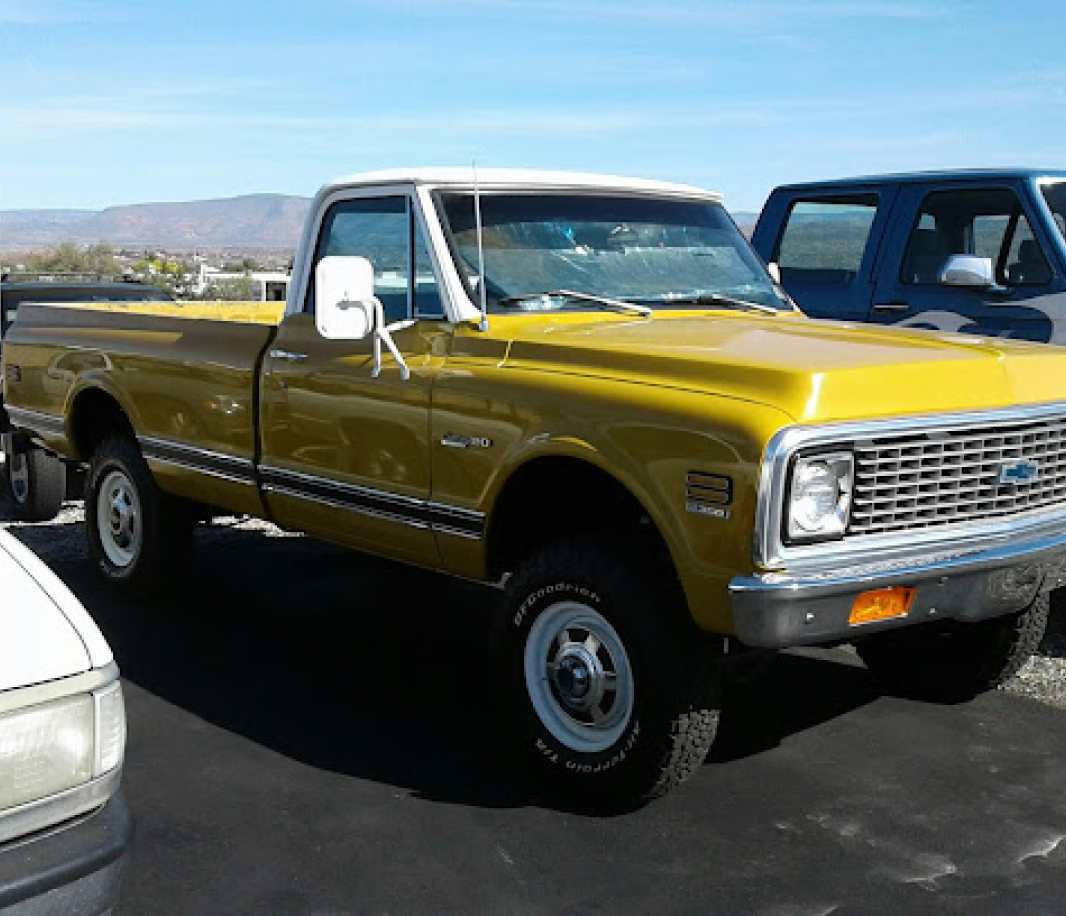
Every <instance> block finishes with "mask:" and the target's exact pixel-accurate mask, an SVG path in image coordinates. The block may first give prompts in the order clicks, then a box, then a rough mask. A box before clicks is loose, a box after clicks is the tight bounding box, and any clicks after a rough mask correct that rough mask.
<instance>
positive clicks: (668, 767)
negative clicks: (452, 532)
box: [498, 535, 721, 810]
mask: <svg viewBox="0 0 1066 916" xmlns="http://www.w3.org/2000/svg"><path fill="white" fill-rule="evenodd" d="M505 604H506V611H505V613H504V614H503V615H502V617H501V622H500V630H499V634H498V638H499V639H500V642H501V644H500V651H501V652H503V653H504V658H505V659H506V663H507V664H508V666H509V668H510V671H511V681H510V684H511V691H512V692H511V694H510V699H511V701H512V702H513V704H514V705H513V706H510V707H509V708H508V709H507V710H506V712H505V715H506V717H507V720H508V721H510V722H512V723H513V725H514V731H515V739H516V740H517V742H518V745H519V748H518V749H519V750H520V751H521V752H522V753H523V754H524V756H525V758H526V760H527V762H529V763H530V764H531V765H532V766H534V767H536V768H537V769H539V770H540V771H541V772H542V773H543V774H544V775H546V776H547V777H548V778H549V779H551V780H552V781H553V782H554V783H556V784H557V785H559V786H560V787H561V788H562V789H564V790H565V791H567V792H572V793H574V794H576V795H579V796H580V797H581V798H582V800H583V802H593V803H595V804H596V805H597V806H600V805H602V806H604V807H606V808H610V809H612V810H619V809H622V810H628V809H631V808H633V807H636V806H639V805H641V804H644V803H645V802H647V801H650V800H651V799H653V798H656V797H658V796H660V795H663V794H664V793H665V792H667V791H669V790H670V789H671V788H672V787H674V786H676V785H678V784H679V783H681V782H684V781H685V780H686V779H688V778H689V777H690V776H692V775H693V774H694V773H695V772H697V771H698V770H699V768H700V766H701V764H702V763H703V760H704V758H705V757H706V755H707V751H708V750H709V749H710V746H711V744H712V742H713V741H714V736H715V731H716V727H717V723H718V713H719V708H720V705H721V652H720V643H716V642H715V641H714V640H712V639H709V638H707V637H705V636H704V635H702V634H701V633H700V632H699V631H698V630H696V628H695V626H694V625H693V624H692V623H691V622H690V621H686V620H685V617H684V615H685V614H687V609H686V608H685V606H684V598H683V595H682V594H681V591H680V587H679V586H678V584H677V580H676V577H675V576H674V575H673V573H672V571H671V570H669V569H668V568H667V567H666V563H665V562H664V561H663V560H662V559H661V558H660V557H656V556H649V555H648V553H647V552H640V551H637V550H634V548H632V547H630V546H628V545H625V544H619V543H617V542H614V541H612V540H610V538H609V537H608V536H606V535H605V536H604V538H603V540H602V541H596V540H592V539H583V540H580V541H578V540H574V541H561V542H559V543H556V544H551V545H549V546H546V547H543V548H541V549H540V550H538V551H537V552H535V553H533V554H532V555H530V556H529V557H528V558H527V559H526V560H525V561H523V562H522V563H520V564H519V565H518V568H517V569H516V570H515V572H514V574H513V575H512V576H511V578H510V579H509V580H508V583H507V588H506V597H505Z"/></svg>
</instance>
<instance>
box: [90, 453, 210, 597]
mask: <svg viewBox="0 0 1066 916" xmlns="http://www.w3.org/2000/svg"><path fill="white" fill-rule="evenodd" d="M85 522H86V531H87V533H88V537H89V553H90V555H91V556H92V558H93V560H94V562H95V564H96V568H97V571H98V572H99V574H100V575H101V577H102V578H103V579H104V580H105V581H107V582H109V583H111V584H114V585H118V586H121V587H123V588H126V589H129V590H131V591H134V592H137V593H141V594H145V593H149V592H155V591H159V590H161V589H162V588H164V587H166V586H168V585H169V586H173V584H174V583H175V582H176V581H180V580H181V579H182V578H183V577H184V574H185V572H186V568H187V566H188V562H189V558H190V553H191V547H192V527H193V523H194V516H193V513H192V512H191V511H190V510H189V508H188V507H187V505H186V504H185V503H183V502H182V501H181V500H177V499H175V498H174V497H171V496H168V495H167V494H165V493H163V492H162V490H160V489H159V487H158V485H157V484H156V482H155V480H154V479H153V477H152V474H151V472H150V471H149V470H148V465H147V464H146V463H145V460H144V457H143V456H142V455H141V452H140V449H138V448H137V445H136V444H135V443H134V442H133V441H132V440H131V439H129V438H128V437H126V436H113V437H110V438H108V439H105V440H104V441H103V443H101V445H100V446H99V448H97V449H96V451H95V452H94V453H93V457H92V461H91V463H90V466H89V474H88V479H87V483H86V491H85Z"/></svg>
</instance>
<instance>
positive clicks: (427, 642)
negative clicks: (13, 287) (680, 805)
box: [0, 507, 879, 811]
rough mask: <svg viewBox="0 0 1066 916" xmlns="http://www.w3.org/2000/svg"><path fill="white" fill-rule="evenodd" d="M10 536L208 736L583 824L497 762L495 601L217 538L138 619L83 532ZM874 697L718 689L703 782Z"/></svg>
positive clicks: (818, 679)
mask: <svg viewBox="0 0 1066 916" xmlns="http://www.w3.org/2000/svg"><path fill="white" fill-rule="evenodd" d="M6 516H7V513H5V512H4V511H3V507H0V520H2V519H4V518H5V517H6ZM13 533H14V534H16V535H17V536H20V537H21V538H22V540H24V541H25V542H26V543H27V544H28V545H29V546H30V547H31V548H33V549H36V550H38V552H40V553H41V554H42V555H43V556H44V557H45V559H46V560H48V561H49V563H50V565H51V566H52V568H53V569H54V570H55V571H56V572H57V573H58V575H59V576H60V577H61V578H62V579H64V581H65V582H66V583H67V585H68V586H69V587H70V588H71V589H72V590H73V591H74V592H75V594H77V595H78V597H79V598H80V599H81V601H82V602H83V603H84V604H85V606H86V608H87V609H88V610H89V612H90V613H91V614H92V615H93V617H94V618H95V619H96V621H97V623H98V624H99V625H100V627H101V629H102V630H103V632H104V634H105V636H106V637H107V639H108V641H109V642H110V644H111V646H112V649H113V650H114V653H115V656H116V658H117V660H118V663H119V666H120V668H121V669H122V674H123V677H124V678H125V679H126V680H127V681H131V682H133V683H134V684H136V685H138V686H139V687H142V688H143V689H144V690H146V691H149V692H150V693H152V694H154V695H156V696H158V697H160V698H162V699H163V700H165V701H166V702H168V703H170V704H172V705H174V706H177V707H180V708H181V709H183V710H186V711H187V712H189V713H192V714H193V715H195V716H196V717H198V718H200V719H203V720H205V721H206V722H209V723H212V724H213V725H216V726H218V727H220V728H222V729H224V730H226V731H229V732H232V733H236V734H238V735H241V736H243V737H245V738H247V739H249V740H251V741H253V742H256V743H257V744H260V745H262V746H265V747H267V748H269V749H271V750H272V751H274V752H277V753H280V754H283V755H285V756H286V757H289V758H291V759H293V760H296V761H298V762H300V763H303V764H306V765H308V766H312V767H315V768H319V769H326V770H330V771H333V772H336V773H340V774H344V775H349V776H356V777H359V778H363V779H369V780H374V781H378V782H381V783H385V784H390V785H394V786H397V787H401V788H403V789H406V790H409V791H411V792H413V793H414V794H415V795H417V796H418V797H422V798H427V799H433V800H439V801H447V802H450V803H458V804H468V805H475V806H483V807H492V808H498V807H517V806H527V805H538V806H544V807H551V808H560V809H561V810H572V811H577V810H579V809H578V808H575V807H573V806H572V805H571V804H570V803H569V802H567V801H566V800H563V799H560V798H558V797H556V796H554V795H548V794H546V793H544V792H542V791H541V790H539V789H538V788H537V786H536V784H535V782H534V781H532V780H530V779H529V778H527V777H525V776H524V775H523V774H522V773H521V772H520V770H519V768H518V767H517V765H516V764H515V762H514V761H513V760H512V759H511V757H510V755H509V754H508V753H507V750H506V748H507V742H506V741H505V740H503V738H504V736H505V735H506V728H505V724H506V723H505V721H504V717H503V716H504V714H503V711H502V704H501V703H500V699H501V691H502V689H503V679H504V677H505V674H506V673H505V672H504V671H503V670H501V669H500V667H499V666H498V664H497V662H496V661H495V659H494V658H493V657H492V653H491V651H490V642H491V639H490V636H491V625H492V620H493V614H494V613H495V611H496V607H497V605H496V602H497V593H496V592H495V591H494V590H492V589H487V588H484V587H481V586H477V585H474V584H466V583H459V582H456V581H455V580H452V579H449V578H446V577H443V576H439V575H436V574H433V573H429V572H424V571H420V570H415V569H411V568H408V567H404V566H400V565H397V564H393V563H390V562H387V561H383V560H379V559H375V558H373V557H368V556H365V555H360V554H355V553H352V552H350V551H346V550H343V549H340V548H336V547H332V546H329V545H324V544H322V543H319V542H315V541H312V540H309V539H306V538H300V537H276V536H275V537H268V536H265V535H264V534H262V533H261V532H258V531H248V530H227V529H219V528H217V527H211V528H207V529H202V530H201V531H199V532H198V534H197V546H196V556H195V560H194V566H193V570H192V575H191V576H190V579H189V581H188V583H186V584H184V585H182V584H179V583H175V585H174V591H173V592H172V593H171V594H170V595H168V596H167V597H166V598H165V599H164V600H161V601H154V602H150V601H136V600H133V599H129V598H126V597H124V596H120V595H117V594H115V593H114V592H112V591H111V590H110V589H108V588H106V587H104V586H103V585H101V584H100V583H99V582H98V581H97V580H96V577H95V575H94V572H93V570H92V568H91V563H90V561H89V560H88V558H87V556H86V553H85V548H84V531H83V528H82V524H81V523H74V524H70V523H69V522H68V523H66V524H39V525H34V526H26V527H17V528H15V529H14V530H13ZM60 541H62V544H63V547H62V548H60V547H59V544H60ZM878 696H879V693H878V690H877V688H876V685H875V684H874V681H873V679H872V678H871V677H870V676H869V674H868V673H867V671H866V670H865V668H863V667H862V666H861V664H860V663H859V662H858V661H857V660H855V659H854V657H853V656H849V655H848V653H846V652H843V651H842V650H835V651H834V652H811V653H804V654H802V655H797V654H788V655H783V656H781V657H779V658H778V659H777V660H776V662H775V663H774V665H773V666H772V668H771V670H770V671H769V673H767V674H764V675H762V676H761V677H759V678H757V679H755V680H752V681H750V682H748V683H742V684H734V683H730V684H729V685H728V689H727V696H726V704H725V708H724V711H723V715H722V720H721V726H720V730H719V739H718V742H717V744H716V746H715V748H714V750H713V751H712V753H711V755H710V757H709V758H708V766H715V765H720V764H722V763H726V762H728V761H732V760H737V759H740V758H743V757H747V756H751V755H753V754H758V753H760V752H763V751H766V750H770V749H772V748H774V747H776V746H778V745H779V744H781V743H782V742H784V741H786V740H787V739H788V738H789V736H791V735H794V734H797V733H799V732H802V731H805V730H807V729H810V728H814V727H816V726H818V725H819V724H821V723H823V722H826V721H828V720H831V719H835V718H838V717H842V716H846V715H847V714H848V713H849V712H850V711H852V710H855V709H857V708H859V707H861V706H864V705H866V704H868V703H870V702H872V701H874V700H876V699H877V698H878Z"/></svg>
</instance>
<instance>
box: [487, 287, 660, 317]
mask: <svg viewBox="0 0 1066 916" xmlns="http://www.w3.org/2000/svg"><path fill="white" fill-rule="evenodd" d="M530 299H576V300H577V301H578V302H591V303H594V304H595V305H603V306H606V307H607V308H609V309H614V310H615V311H618V312H636V313H637V314H638V315H643V316H644V317H646V318H650V317H651V316H652V315H653V314H654V310H653V309H651V308H649V307H648V306H646V305H640V304H639V303H637V302H626V301H625V300H623V299H608V298H607V297H606V296H593V295H591V294H590V293H577V292H574V291H573V290H572V289H550V290H547V291H546V292H543V293H522V295H520V296H505V297H504V298H503V299H500V300H499V304H500V305H506V304H507V303H509V302H526V301H528V300H530Z"/></svg>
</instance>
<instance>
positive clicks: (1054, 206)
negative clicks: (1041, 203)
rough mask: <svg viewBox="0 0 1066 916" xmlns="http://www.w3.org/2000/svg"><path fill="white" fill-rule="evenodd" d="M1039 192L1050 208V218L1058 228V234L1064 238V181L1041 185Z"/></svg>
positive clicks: (1065, 212)
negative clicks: (1042, 193)
mask: <svg viewBox="0 0 1066 916" xmlns="http://www.w3.org/2000/svg"><path fill="white" fill-rule="evenodd" d="M1040 190H1041V191H1043V192H1044V200H1046V201H1047V205H1048V206H1049V207H1050V208H1051V216H1052V218H1053V219H1054V220H1055V225H1056V226H1058V227H1059V233H1060V234H1061V235H1062V236H1063V237H1064V238H1066V181H1056V182H1054V183H1053V184H1045V185H1042V186H1041V188H1040Z"/></svg>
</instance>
